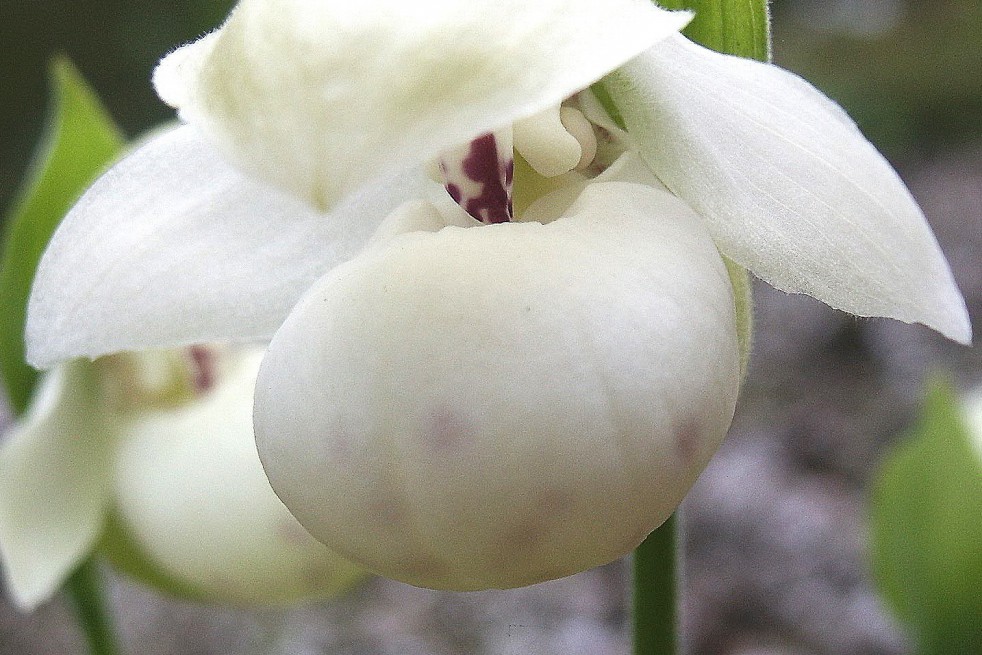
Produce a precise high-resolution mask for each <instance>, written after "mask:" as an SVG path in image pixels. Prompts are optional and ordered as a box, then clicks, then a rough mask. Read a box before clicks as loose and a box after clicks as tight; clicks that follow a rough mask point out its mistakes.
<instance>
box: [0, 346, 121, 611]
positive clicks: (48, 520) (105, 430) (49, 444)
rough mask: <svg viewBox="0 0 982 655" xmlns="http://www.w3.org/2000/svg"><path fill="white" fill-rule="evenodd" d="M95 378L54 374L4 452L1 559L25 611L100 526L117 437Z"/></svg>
mask: <svg viewBox="0 0 982 655" xmlns="http://www.w3.org/2000/svg"><path fill="white" fill-rule="evenodd" d="M93 373H94V371H93V369H92V368H91V366H90V365H88V364H87V363H85V362H71V363H68V364H65V365H64V366H61V367H59V368H57V369H55V370H54V371H52V372H51V373H49V374H48V375H47V376H46V377H45V378H44V379H43V381H42V385H41V387H39V390H38V392H37V395H36V396H35V398H34V401H33V405H32V406H31V409H30V412H29V413H28V414H27V416H26V418H25V419H24V420H23V422H21V423H19V424H18V425H16V426H15V427H14V428H13V430H12V432H11V434H9V435H8V436H7V440H6V441H5V443H4V444H3V447H2V449H0V556H2V559H3V564H4V572H5V574H6V578H7V583H8V588H9V591H10V595H11V597H12V598H13V600H14V602H15V603H16V604H17V605H18V606H19V607H20V608H22V609H25V610H32V609H34V608H35V607H37V606H38V605H39V604H41V603H42V602H44V601H45V600H47V599H48V598H49V597H50V596H51V595H52V594H54V593H55V592H56V591H57V590H58V588H59V587H60V586H61V584H62V582H64V580H65V578H66V577H67V576H68V575H69V574H70V573H71V572H72V570H73V569H74V568H75V566H76V565H78V564H79V563H80V562H81V560H83V559H84V558H85V557H86V555H87V554H88V552H89V551H90V550H91V548H92V546H93V545H94V543H95V540H96V538H97V537H98V535H99V532H100V530H101V528H102V522H103V517H104V514H105V511H106V506H107V503H108V497H109V488H108V487H109V482H108V481H109V451H110V445H111V443H112V442H113V437H114V434H115V432H114V428H113V427H112V426H110V425H108V423H107V422H106V421H105V420H104V418H103V414H102V413H101V412H100V407H99V406H98V405H97V404H96V402H97V401H96V400H95V393H94V391H95V390H94V385H96V382H95V380H93V379H92V375H93Z"/></svg>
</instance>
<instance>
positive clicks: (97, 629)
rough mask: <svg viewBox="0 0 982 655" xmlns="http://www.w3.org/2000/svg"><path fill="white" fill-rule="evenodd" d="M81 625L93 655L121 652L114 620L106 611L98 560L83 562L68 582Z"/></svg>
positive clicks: (115, 654) (69, 593)
mask: <svg viewBox="0 0 982 655" xmlns="http://www.w3.org/2000/svg"><path fill="white" fill-rule="evenodd" d="M65 589H66V591H67V592H68V595H69V597H71V599H72V604H73V605H74V606H75V613H76V615H77V616H78V623H79V626H80V627H81V628H82V631H83V632H84V633H85V640H86V642H87V643H88V645H89V653H90V654H91V655H119V648H118V647H117V645H116V638H115V636H114V632H113V626H112V621H111V620H110V618H109V613H108V612H107V611H106V598H105V595H104V594H103V591H102V580H101V575H100V573H99V567H98V566H96V564H95V562H94V561H92V560H88V561H86V562H83V563H82V565H81V566H79V567H78V569H76V571H75V573H73V574H72V577H71V578H69V580H68V583H67V584H66V586H65Z"/></svg>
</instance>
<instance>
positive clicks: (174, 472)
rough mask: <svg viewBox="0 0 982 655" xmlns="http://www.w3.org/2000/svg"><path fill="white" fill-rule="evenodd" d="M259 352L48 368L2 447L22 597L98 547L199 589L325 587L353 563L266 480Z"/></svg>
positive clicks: (234, 598) (175, 587)
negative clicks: (257, 434)
mask: <svg viewBox="0 0 982 655" xmlns="http://www.w3.org/2000/svg"><path fill="white" fill-rule="evenodd" d="M261 358H262V351H261V350H257V349H248V350H247V351H244V352H234V351H233V352H226V351H225V350H224V349H217V348H214V347H204V346H195V347H194V348H192V349H186V350H183V351H164V352H148V353H140V354H124V355H114V356H111V357H107V358H103V359H100V360H97V361H96V362H93V363H90V362H85V361H79V360H76V361H72V362H68V363H66V364H63V365H61V366H59V367H57V368H56V369H54V370H53V371H51V372H50V373H49V374H47V376H46V377H45V379H44V381H43V383H42V385H41V387H40V388H39V390H38V393H37V394H36V396H35V398H34V402H33V405H32V407H31V409H30V412H29V413H28V415H27V416H26V417H25V419H24V420H22V421H21V422H20V423H18V424H17V425H15V426H14V428H13V429H12V430H11V433H10V434H9V435H8V437H7V438H6V440H5V441H4V443H3V445H2V447H0V560H2V562H3V570H4V574H5V576H6V579H7V587H8V589H9V591H10V594H11V596H12V598H13V600H14V601H15V602H16V603H17V604H18V605H19V606H20V607H22V608H24V609H33V608H34V607H36V606H37V605H39V604H40V603H42V602H44V601H45V600H47V599H48V598H50V597H51V596H52V595H53V594H54V593H55V592H56V591H57V590H58V589H59V588H60V586H61V584H62V583H63V582H64V580H65V578H66V577H67V576H68V575H69V574H70V573H71V572H72V570H73V569H74V568H75V566H77V565H78V564H79V563H80V562H81V561H82V560H84V559H85V558H86V557H87V556H88V554H89V553H90V552H91V551H92V550H93V549H96V548H101V549H102V552H103V553H104V554H105V555H107V556H108V558H109V559H110V561H112V562H113V563H114V564H116V565H117V566H118V567H119V568H120V569H122V570H123V571H126V572H128V573H130V574H132V575H134V576H135V577H137V578H138V579H141V580H143V581H145V582H147V583H150V584H152V585H155V586H158V587H161V588H163V589H165V590H166V591H169V592H172V593H178V594H181V595H186V596H190V597H193V598H197V599H200V600H208V601H214V602H224V603H235V604H256V603H259V604H273V603H285V602H295V601H298V600H304V599H309V598H323V597H326V596H330V595H333V594H336V593H338V592H340V591H342V590H344V589H347V588H348V587H349V586H350V585H351V584H353V583H354V582H355V581H356V580H358V579H359V578H361V577H363V576H364V572H363V571H362V570H360V569H359V568H357V567H356V566H354V565H353V564H351V563H350V562H348V561H346V560H345V559H343V558H342V557H340V556H338V555H337V554H335V553H333V552H332V551H330V550H329V549H328V548H326V547H324V546H323V545H322V544H320V543H318V542H317V541H316V540H314V539H313V538H312V537H310V535H309V534H307V533H306V531H305V530H304V529H303V528H302V527H301V526H300V525H299V524H298V523H297V522H296V520H295V519H294V518H293V517H292V516H291V515H290V513H289V512H288V511H287V509H286V508H285V507H284V506H283V504H282V503H281V502H280V501H279V500H278V499H277V498H276V496H275V494H273V492H272V490H271V489H270V487H269V483H268V482H267V480H266V477H265V476H264V475H263V471H262V467H261V465H260V463H259V459H258V457H257V456H256V451H255V446H254V442H253V437H252V421H251V415H252V390H253V386H254V385H255V379H256V374H257V372H258V370H259V362H260V360H261Z"/></svg>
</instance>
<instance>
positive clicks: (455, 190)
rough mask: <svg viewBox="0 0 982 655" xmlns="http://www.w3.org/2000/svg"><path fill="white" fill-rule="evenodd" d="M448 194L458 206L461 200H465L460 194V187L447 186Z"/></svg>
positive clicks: (454, 185)
mask: <svg viewBox="0 0 982 655" xmlns="http://www.w3.org/2000/svg"><path fill="white" fill-rule="evenodd" d="M443 168H444V169H446V166H444V167H443ZM447 193H449V194H450V197H451V198H453V201H454V202H455V203H457V204H458V205H459V204H460V201H461V198H463V194H462V193H461V192H460V187H459V186H457V185H456V184H453V183H451V184H447Z"/></svg>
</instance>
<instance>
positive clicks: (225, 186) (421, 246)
mask: <svg viewBox="0 0 982 655" xmlns="http://www.w3.org/2000/svg"><path fill="white" fill-rule="evenodd" d="M689 17H690V16H689V15H688V14H686V13H683V12H666V11H664V10H661V9H659V8H657V7H655V6H653V5H651V4H650V3H649V2H648V0H612V1H609V2H596V1H595V0H562V1H560V0H542V1H540V2H525V1H522V0H495V1H494V2H491V1H487V0H430V1H428V2H417V3H404V2H395V1H393V0H371V1H369V2H362V3H343V2H334V1H324V0H242V2H240V3H239V5H238V6H237V7H236V8H235V10H234V11H233V13H232V14H231V16H230V17H229V19H228V21H227V22H226V23H225V25H224V26H222V27H221V28H220V29H219V30H218V31H216V32H214V33H212V34H210V35H208V36H206V37H204V38H203V39H201V40H200V41H198V42H196V43H193V44H191V45H189V46H185V47H184V48H181V49H179V50H177V51H176V52H174V53H172V54H171V55H170V56H168V57H167V58H166V59H165V60H164V61H163V62H162V64H161V66H160V67H159V68H158V70H157V73H156V75H155V83H156V85H157V90H158V92H159V93H160V95H161V97H162V98H164V100H166V101H167V102H169V103H171V104H172V105H174V106H175V107H177V108H178V110H179V113H180V116H181V117H182V118H183V119H184V120H185V121H186V122H187V125H185V126H183V127H179V128H177V129H175V130H173V131H170V132H168V133H166V134H163V135H162V136H159V137H158V138H156V139H155V140H153V141H151V142H150V143H148V144H147V145H145V146H144V147H143V148H141V149H140V150H138V151H137V152H135V153H134V154H132V155H131V156H130V157H128V158H127V159H125V160H124V161H122V162H121V163H120V164H118V165H117V166H116V167H115V168H113V169H112V170H110V171H109V172H108V173H107V174H106V175H105V176H104V177H103V178H102V179H101V180H99V181H98V182H97V183H96V184H95V186H94V187H93V188H92V189H91V190H90V191H89V192H88V193H87V194H86V195H85V196H84V197H83V198H82V199H81V201H80V202H79V203H78V205H77V206H76V207H75V208H74V209H73V210H72V212H71V213H70V214H69V216H68V217H67V218H66V220H65V222H64V224H63V226H62V228H61V229H60V230H59V232H58V233H57V234H56V235H55V238H54V239H53V241H52V244H51V246H50V247H49V250H48V252H47V253H46V255H45V257H44V259H43V261H42V263H41V267H40V269H39V272H38V276H37V281H36V284H35V288H34V292H33V296H32V300H31V306H30V310H29V319H28V345H29V355H30V358H31V360H32V362H33V363H34V364H36V365H39V366H50V365H52V364H54V363H55V362H57V361H60V360H62V359H65V358H70V357H77V356H80V355H88V356H98V355H102V354H105V353H109V352H115V351H119V350H131V349H142V348H149V347H160V346H165V345H166V346H173V345H183V344H189V343H195V342H200V341H206V340H213V339H241V340H254V339H269V338H272V342H271V344H270V348H269V351H268V354H267V358H266V361H265V362H264V364H263V368H262V370H261V372H260V376H259V381H258V385H257V403H256V414H255V424H256V428H257V439H258V445H259V449H260V455H261V457H262V459H263V463H264V466H265V469H266V472H267V474H268V476H269V478H270V481H271V483H272V485H273V487H274V489H275V490H276V491H277V493H278V494H279V495H280V497H281V498H282V499H283V500H284V502H285V503H286V505H287V506H288V507H289V508H290V509H291V511H292V512H293V513H294V514H295V515H296V516H297V517H298V519H299V520H300V522H301V523H302V524H303V525H304V526H305V527H306V528H307V529H309V530H310V531H311V532H312V534H314V535H315V536H316V537H317V538H319V539H321V540H323V541H324V542H325V543H327V544H328V545H330V546H331V547H333V548H335V549H337V550H338V551H339V552H342V553H344V554H345V555H347V556H349V557H351V558H352V559H354V560H355V561H357V562H359V563H362V564H364V565H366V566H367V567H369V568H371V569H373V570H376V571H378V572H381V573H383V574H385V575H388V576H391V577H394V578H397V579H400V580H404V581H407V582H411V583H414V584H419V585H425V586H432V587H439V588H448V589H477V588H485V587H510V586H517V585H522V584H529V583H532V582H536V581H539V580H544V579H548V578H552V577H559V576H562V575H567V574H570V573H574V572H576V571H579V570H582V569H585V568H587V567H590V566H594V565H597V564H601V563H604V562H607V561H610V560H612V559H614V558H616V557H618V556H620V555H623V554H625V553H627V552H629V551H630V550H632V549H633V548H634V547H635V546H636V545H637V544H638V543H639V542H640V541H641V540H642V539H643V538H644V537H645V535H647V534H648V533H649V532H650V531H651V530H652V529H654V528H655V527H657V526H658V525H659V524H660V523H661V522H662V521H663V520H664V519H665V518H666V517H667V516H668V515H669V514H670V513H671V512H672V511H673V509H674V508H675V506H676V505H677V504H678V502H679V501H680V500H681V498H682V496H683V495H684V494H685V492H686V490H687V489H688V487H689V485H691V483H692V482H693V481H694V480H695V478H696V477H697V476H698V474H699V473H700V471H701V470H702V468H703V466H705V464H706V462H707V461H708V459H709V457H710V456H711V454H712V452H713V451H714V449H715V448H716V447H717V446H718V444H719V442H720V440H721V439H722V437H723V435H724V433H725V431H726V429H727V427H728V425H729V422H730V419H731V417H732V413H733V409H734V405H735V402H736V396H737V392H738V388H739V383H740V368H741V355H742V354H745V353H741V349H742V350H744V351H745V350H746V332H747V330H746V328H747V326H746V316H745V313H746V306H745V305H746V303H745V300H746V299H745V298H744V296H743V289H742V287H741V281H742V278H741V275H740V269H739V268H738V267H737V266H730V267H729V268H730V272H731V273H732V274H733V276H734V277H733V279H734V280H736V283H735V284H734V283H731V279H730V277H729V276H728V275H727V264H725V263H724V259H723V258H722V257H721V255H720V253H722V255H725V256H726V257H728V258H730V259H732V260H733V261H735V262H736V264H738V265H740V266H743V267H746V268H749V269H750V270H751V271H753V272H755V273H757V274H758V275H760V276H761V277H763V278H764V279H765V280H767V281H769V282H770V283H772V284H774V285H775V286H777V287H779V288H781V289H784V290H786V291H789V292H803V293H808V294H811V295H813V296H815V297H817V298H819V299H820V300H823V301H825V302H827V303H829V304H831V305H833V306H835V307H838V308H841V309H845V310H847V311H850V312H852V313H855V314H858V315H861V316H887V317H892V318H896V319H900V320H904V321H908V322H920V323H924V324H925V325H928V326H930V327H932V328H934V329H936V330H938V331H940V332H942V333H944V334H945V335H947V336H949V337H951V338H953V339H955V340H958V341H961V342H968V341H969V339H970V336H971V335H970V326H969V322H968V316H967V313H966V310H965V306H964V302H963V300H962V298H961V295H960V294H959V292H958V290H957V288H956V287H955V285H954V282H953V280H952V277H951V274H950V271H949V269H948V267H947V264H946V262H945V260H944V258H943V256H942V254H941V252H940V250H939V248H938V246H937V243H936V242H935V240H934V237H933V235H932V234H931V232H930V229H929V228H928V226H927V223H926V221H925V219H924V217H923V215H922V214H921V212H920V210H919V209H918V207H917V206H916V204H915V203H914V201H913V200H912V199H911V197H910V194H909V193H908V192H907V190H906V188H905V187H904V186H903V184H902V182H901V181H900V180H899V178H898V177H897V175H896V173H894V171H893V170H892V169H891V168H890V167H889V165H888V164H887V163H886V162H885V161H884V160H883V159H882V157H881V156H880V155H879V154H878V153H877V152H876V151H875V149H874V148H873V147H872V146H871V145H870V144H869V143H868V142H867V141H866V140H865V139H864V138H863V137H862V135H861V134H860V132H859V131H858V130H857V128H856V127H855V126H854V125H853V124H852V122H851V121H849V119H848V118H847V117H846V116H845V115H844V114H843V113H842V111H841V110H840V109H839V108H838V107H836V106H835V105H834V104H833V103H831V102H830V101H829V100H828V99H826V98H825V97H824V96H822V95H821V94H820V93H819V92H817V91H816V90H815V89H813V88H812V87H810V86H809V85H807V84H806V83H805V82H803V81H801V80H800V79H799V78H797V77H795V76H794V75H791V74H790V73H787V72H785V71H782V70H780V69H778V68H776V67H773V66H771V65H769V64H762V63H757V62H751V61H745V60H741V59H736V58H733V57H728V56H724V55H720V54H717V53H713V52H710V51H708V50H705V49H703V48H701V47H699V46H696V45H694V44H692V43H690V42H688V41H687V40H685V39H684V38H683V37H681V36H680V35H678V34H677V31H678V30H679V29H681V27H682V26H683V25H684V24H685V23H686V22H687V21H688V19H689ZM601 78H603V84H604V86H605V87H606V89H607V91H608V92H609V93H610V95H611V97H612V99H613V102H614V103H615V104H616V106H617V108H618V110H619V112H620V113H621V115H622V116H623V119H624V124H625V125H626V131H625V130H623V129H621V128H620V127H618V125H617V124H615V123H614V121H612V120H611V119H610V117H609V116H608V115H607V113H606V112H605V111H604V110H603V109H602V108H601V107H600V105H599V103H598V102H597V101H596V99H595V98H594V97H593V96H592V95H591V93H590V92H589V91H587V90H585V89H587V88H588V87H589V86H590V85H591V84H593V83H595V82H597V81H598V80H601ZM515 153H518V155H519V156H516V155H515ZM434 180H437V181H434ZM451 199H452V200H451ZM489 224H493V225H489ZM734 288H736V289H737V293H736V294H734ZM281 326H282V327H281Z"/></svg>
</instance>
